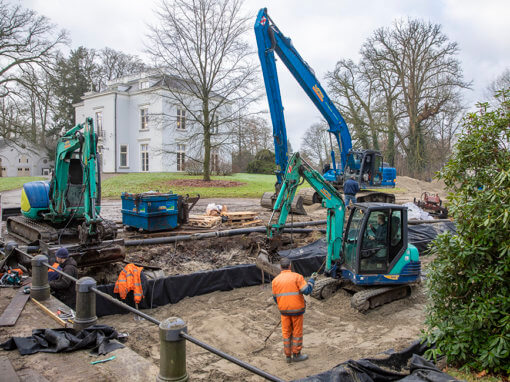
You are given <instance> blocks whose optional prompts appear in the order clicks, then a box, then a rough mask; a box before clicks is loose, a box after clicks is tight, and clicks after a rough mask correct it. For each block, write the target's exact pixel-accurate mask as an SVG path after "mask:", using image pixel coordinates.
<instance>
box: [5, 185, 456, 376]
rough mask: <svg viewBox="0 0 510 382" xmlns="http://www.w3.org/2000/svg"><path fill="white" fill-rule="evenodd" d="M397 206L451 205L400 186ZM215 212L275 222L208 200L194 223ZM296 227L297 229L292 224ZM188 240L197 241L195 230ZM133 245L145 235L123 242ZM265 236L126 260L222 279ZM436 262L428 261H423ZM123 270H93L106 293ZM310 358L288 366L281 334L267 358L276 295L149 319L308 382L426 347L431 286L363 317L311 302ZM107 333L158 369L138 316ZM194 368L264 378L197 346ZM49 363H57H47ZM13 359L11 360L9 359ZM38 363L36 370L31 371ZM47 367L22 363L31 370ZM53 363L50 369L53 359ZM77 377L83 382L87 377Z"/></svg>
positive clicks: (249, 207)
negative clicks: (414, 345)
mask: <svg viewBox="0 0 510 382" xmlns="http://www.w3.org/2000/svg"><path fill="white" fill-rule="evenodd" d="M397 183H398V187H399V188H401V189H403V192H400V193H398V194H397V202H398V203H405V202H408V201H412V200H413V198H415V197H416V198H419V197H420V196H421V193H422V192H423V191H428V192H433V193H439V195H440V197H441V198H443V199H444V198H445V196H446V195H445V192H444V187H443V186H442V185H441V184H438V183H437V182H435V183H426V182H420V181H416V180H414V179H410V178H405V177H399V178H398V179H397ZM208 203H216V204H226V205H227V207H228V210H229V211H254V212H257V214H258V217H259V218H260V219H261V220H262V221H263V222H267V221H268V219H269V212H268V211H266V210H264V209H262V208H261V207H260V206H259V200H258V199H214V200H213V199H208V200H201V201H199V203H198V204H197V206H196V207H195V209H194V210H193V211H192V213H193V214H201V213H204V212H205V208H206V206H207V204H208ZM306 209H307V211H308V215H307V216H294V217H293V219H294V221H306V220H321V219H325V217H326V212H325V210H323V209H322V208H321V207H320V206H319V205H313V206H306ZM103 216H104V217H105V218H108V219H112V220H121V214H120V201H117V200H106V201H104V202H103ZM289 221H290V219H289ZM181 230H183V231H189V232H196V230H192V229H190V228H189V227H183V228H182V229H181ZM122 235H123V236H125V237H133V235H134V236H135V237H136V235H140V234H139V233H132V232H125V233H123V234H122ZM321 236H322V234H320V233H318V232H314V233H312V234H309V235H303V234H294V235H293V236H292V239H293V240H292V242H290V235H286V237H287V243H286V244H285V247H286V248H290V247H298V246H302V245H305V244H307V243H309V242H312V241H315V240H317V239H318V238H319V237H321ZM264 240H265V237H264V235H263V234H255V233H254V234H250V235H248V236H235V237H230V238H216V239H209V240H201V241H191V242H182V243H177V244H170V245H159V246H151V247H129V248H128V250H127V260H128V261H134V262H138V263H142V264H146V265H151V266H158V267H161V268H162V269H163V270H164V271H165V273H166V274H180V273H190V272H194V271H197V270H206V269H216V268H220V267H222V266H225V265H233V264H244V263H253V262H254V261H255V257H256V254H257V252H258V248H259V247H260V246H261V245H263V244H264ZM422 261H424V262H429V261H430V259H429V258H422ZM121 268H122V266H121V265H120V264H117V265H110V266H107V267H105V268H103V269H101V270H97V269H96V270H93V271H92V272H91V270H90V269H89V270H87V272H89V273H92V274H93V275H94V276H95V277H96V279H97V280H98V282H99V283H105V282H112V281H114V280H115V279H116V277H117V275H118V273H119V272H120V269H121ZM306 300H307V312H306V314H305V323H304V350H303V351H304V352H305V353H306V354H308V355H309V356H310V359H309V360H308V361H306V362H303V363H298V364H290V365H288V364H286V363H285V361H284V357H283V349H282V342H281V332H280V328H278V329H277V330H276V331H275V332H274V334H273V335H272V336H271V337H270V339H269V340H268V342H267V346H266V347H265V348H263V341H264V338H266V337H267V335H268V334H269V333H270V332H271V330H272V329H273V328H274V327H275V325H277V323H278V321H279V314H278V311H277V308H276V306H275V304H274V302H273V300H272V297H271V289H270V286H269V285H264V286H255V287H249V288H242V289H237V290H233V291H230V292H214V293H210V294H207V295H203V296H198V297H194V298H186V299H184V300H182V301H180V302H179V303H177V304H173V305H167V306H164V307H160V308H157V309H153V310H147V311H145V312H146V313H148V314H151V315H153V316H154V317H156V318H157V319H158V320H164V319H166V318H168V317H172V316H179V317H181V318H183V319H185V320H186V321H187V323H188V330H189V333H190V334H192V335H193V336H195V337H196V338H198V339H200V340H203V341H205V342H207V343H209V344H211V345H213V346H215V347H217V348H219V349H220V350H223V351H225V352H228V353H230V354H232V355H234V356H236V357H239V358H240V359H242V360H244V361H247V362H250V363H252V364H253V365H255V366H257V367H259V368H261V369H263V370H265V371H267V372H269V373H272V374H274V375H276V376H278V377H280V378H283V379H289V380H290V379H295V378H302V377H305V376H307V375H312V374H315V373H319V372H322V371H325V370H328V369H330V368H332V367H334V366H336V365H337V364H339V363H341V362H344V361H347V360H349V359H359V358H362V357H367V356H374V355H376V354H378V353H380V352H383V351H385V350H388V349H395V350H399V349H402V348H405V347H407V346H409V345H410V343H411V342H412V341H414V340H416V339H417V338H418V337H419V334H420V330H421V329H422V328H423V321H424V318H425V312H424V305H425V303H426V296H425V289H424V286H423V285H419V286H417V287H414V290H413V294H412V296H411V297H410V298H408V299H405V300H400V301H396V302H393V303H391V304H387V305H385V306H382V307H379V308H377V309H375V310H372V311H370V312H368V313H367V314H361V313H359V312H358V311H357V310H354V309H352V308H351V307H350V295H349V294H348V293H347V292H344V291H340V292H338V293H337V294H336V295H334V296H333V297H332V298H331V299H329V300H326V301H318V300H314V299H312V298H309V297H308V296H307V297H306ZM99 322H100V323H104V324H108V325H112V326H114V327H115V328H116V329H117V330H118V331H120V332H127V333H129V339H128V342H127V346H129V347H130V348H132V349H133V350H134V351H136V352H137V353H138V354H140V355H141V356H143V357H144V358H146V359H148V360H150V361H152V362H154V363H156V364H158V365H159V339H158V330H157V327H156V326H155V325H154V324H151V323H149V322H147V321H135V320H134V317H133V315H132V314H128V315H115V316H109V317H103V318H101V319H100V320H99ZM187 352H188V357H187V367H188V372H189V374H190V377H191V378H190V379H191V380H195V381H213V380H214V381H244V380H246V381H258V380H261V378H260V377H256V376H254V375H253V374H251V373H249V372H247V371H245V370H244V369H242V368H240V367H238V366H236V365H234V364H232V363H230V362H228V361H225V360H223V359H220V358H218V357H217V356H215V355H213V354H211V353H209V352H207V351H205V350H203V349H201V348H199V347H197V346H195V345H193V344H188V345H187ZM46 357H48V358H50V357H49V356H46ZM10 358H11V357H10ZM32 360H33V361H32ZM38 360H39V361H40V358H39V357H33V358H31V356H30V357H23V361H24V364H25V365H26V366H25V367H30V363H31V362H38ZM48 362H52V361H51V360H50V359H48ZM80 378H81V376H76V379H74V380H76V381H79V380H87V379H88V377H86V376H83V378H82V379H80Z"/></svg>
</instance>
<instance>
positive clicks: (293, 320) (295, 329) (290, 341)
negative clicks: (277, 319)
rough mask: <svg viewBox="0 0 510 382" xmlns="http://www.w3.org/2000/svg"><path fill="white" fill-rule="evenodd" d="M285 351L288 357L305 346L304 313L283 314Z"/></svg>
mask: <svg viewBox="0 0 510 382" xmlns="http://www.w3.org/2000/svg"><path fill="white" fill-rule="evenodd" d="M281 317H282V336H283V352H284V353H285V355H286V356H287V357H290V356H291V354H292V353H294V354H298V353H299V352H300V351H301V349H302V348H303V315H302V314H300V315H299V316H283V315H282V316H281Z"/></svg>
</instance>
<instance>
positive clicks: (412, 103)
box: [362, 19, 470, 176]
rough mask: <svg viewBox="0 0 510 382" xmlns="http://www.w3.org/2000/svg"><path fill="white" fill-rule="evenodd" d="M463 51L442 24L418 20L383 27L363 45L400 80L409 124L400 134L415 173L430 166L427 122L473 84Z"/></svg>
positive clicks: (369, 58)
mask: <svg viewBox="0 0 510 382" xmlns="http://www.w3.org/2000/svg"><path fill="white" fill-rule="evenodd" d="M457 53H458V46H457V44H456V43H455V42H451V41H449V40H448V37H447V36H446V35H444V34H443V33H442V31H441V26H440V25H439V24H432V23H430V22H429V23H426V22H424V21H421V20H413V19H408V20H400V21H397V22H395V23H394V25H393V27H392V28H391V29H390V28H379V29H377V30H376V31H375V33H374V34H373V36H372V37H370V38H369V39H368V41H367V42H366V43H365V44H364V45H363V49H362V55H363V57H364V59H365V60H366V61H368V62H372V63H376V65H377V66H378V67H379V68H381V69H384V71H385V72H387V73H392V74H393V75H394V76H395V78H396V79H397V84H398V90H399V92H400V97H399V100H400V101H401V105H402V107H403V109H404V111H405V117H406V118H405V119H406V121H405V122H406V126H405V129H404V131H402V132H401V133H399V132H398V130H397V131H396V133H397V137H398V139H399V143H400V145H401V147H402V148H403V149H404V151H405V153H406V156H407V158H408V161H409V169H410V175H411V176H420V175H421V172H422V170H424V168H425V167H426V162H427V150H426V146H425V132H426V130H427V124H430V123H431V120H432V117H433V116H435V115H437V114H439V113H441V112H442V111H443V110H444V109H445V108H447V107H448V105H449V103H451V102H457V101H458V100H459V99H460V90H461V89H463V88H468V87H469V86H470V84H469V83H467V82H465V81H464V80H463V75H462V69H461V67H460V62H459V60H458V59H457V58H456V55H457Z"/></svg>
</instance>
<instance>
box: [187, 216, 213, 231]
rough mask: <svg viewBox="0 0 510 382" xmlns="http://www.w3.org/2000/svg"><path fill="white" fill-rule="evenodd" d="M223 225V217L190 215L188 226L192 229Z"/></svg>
mask: <svg viewBox="0 0 510 382" xmlns="http://www.w3.org/2000/svg"><path fill="white" fill-rule="evenodd" d="M220 224H221V216H207V215H190V216H189V219H188V225H189V226H191V227H204V228H212V227H216V226H217V225H220Z"/></svg>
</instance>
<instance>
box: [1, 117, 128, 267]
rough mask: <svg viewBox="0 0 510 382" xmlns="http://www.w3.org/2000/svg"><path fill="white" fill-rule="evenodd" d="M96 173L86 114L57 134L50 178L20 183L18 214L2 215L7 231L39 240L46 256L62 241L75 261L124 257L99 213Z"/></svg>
mask: <svg viewBox="0 0 510 382" xmlns="http://www.w3.org/2000/svg"><path fill="white" fill-rule="evenodd" d="M100 174H101V169H100V160H99V156H98V153H97V134H96V133H95V131H94V124H93V120H92V118H87V120H86V122H85V123H84V124H78V125H76V126H75V127H73V128H72V129H70V130H69V131H67V132H66V133H65V134H64V135H63V136H62V137H60V138H59V140H58V142H57V147H56V156H55V170H54V172H53V176H52V179H51V181H50V182H49V183H48V182H45V181H36V182H29V183H25V184H24V185H23V189H22V193H21V212H22V215H21V216H11V217H9V218H8V219H7V231H8V233H9V235H12V236H13V237H15V238H17V239H19V240H21V241H23V242H25V243H27V244H31V245H34V244H35V245H39V246H40V247H41V249H43V251H45V252H46V253H47V254H48V255H50V257H51V255H52V253H53V252H54V251H55V250H56V249H58V247H59V246H60V245H66V246H68V249H69V251H70V253H71V255H72V256H75V258H76V260H77V263H78V265H79V266H89V265H99V264H104V263H109V262H115V261H120V260H123V259H124V252H125V251H124V245H123V240H115V239H116V236H117V227H116V225H115V222H113V221H110V220H106V219H103V218H102V217H101V215H100V211H101V179H100ZM76 242H77V243H76Z"/></svg>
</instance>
